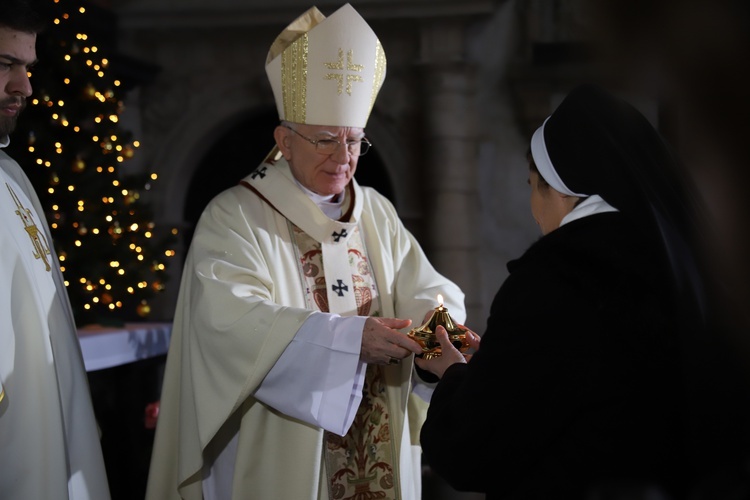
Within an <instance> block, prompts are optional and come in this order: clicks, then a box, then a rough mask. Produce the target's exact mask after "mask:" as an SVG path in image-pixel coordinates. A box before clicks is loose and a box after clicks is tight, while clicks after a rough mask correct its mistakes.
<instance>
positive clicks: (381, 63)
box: [370, 40, 385, 111]
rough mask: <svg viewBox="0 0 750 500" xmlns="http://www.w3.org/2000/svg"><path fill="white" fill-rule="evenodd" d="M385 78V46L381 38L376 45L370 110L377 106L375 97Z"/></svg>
mask: <svg viewBox="0 0 750 500" xmlns="http://www.w3.org/2000/svg"><path fill="white" fill-rule="evenodd" d="M383 80H385V51H383V46H382V45H380V40H378V41H377V44H376V45H375V76H374V77H373V79H372V96H371V97H370V111H372V108H373V106H375V98H377V97H378V92H380V87H382V86H383Z"/></svg>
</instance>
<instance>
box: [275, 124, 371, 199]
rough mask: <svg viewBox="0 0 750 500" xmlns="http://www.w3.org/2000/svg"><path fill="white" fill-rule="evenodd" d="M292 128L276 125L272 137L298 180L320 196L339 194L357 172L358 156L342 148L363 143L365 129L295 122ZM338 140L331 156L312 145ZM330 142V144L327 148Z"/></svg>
mask: <svg viewBox="0 0 750 500" xmlns="http://www.w3.org/2000/svg"><path fill="white" fill-rule="evenodd" d="M290 127H291V128H289V127H286V126H283V125H279V126H278V127H276V131H275V132H274V137H275V138H276V144H277V146H278V147H279V150H280V151H281V153H282V154H283V155H284V158H286V160H287V162H289V168H290V169H291V171H292V175H294V178H295V179H297V181H298V182H299V183H300V184H302V185H303V186H305V187H306V188H307V189H309V190H310V191H312V192H314V193H317V194H319V195H321V196H329V195H334V194H340V193H342V192H343V191H344V188H345V187H346V185H347V184H349V182H351V180H352V177H354V172H356V170H357V162H358V161H359V154H352V153H351V152H349V149H348V148H347V147H346V146H345V144H347V143H353V142H357V141H360V140H362V138H364V136H365V133H364V130H363V129H361V128H357V127H328V126H322V125H303V124H300V123H294V124H291V125H290ZM326 141H338V143H339V144H338V146H337V147H336V148H335V150H334V151H333V152H332V153H322V152H320V149H321V148H319V147H318V146H317V145H316V144H313V142H321V143H323V144H326ZM330 144H331V143H330V142H329V145H330Z"/></svg>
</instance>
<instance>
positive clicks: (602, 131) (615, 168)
mask: <svg viewBox="0 0 750 500" xmlns="http://www.w3.org/2000/svg"><path fill="white" fill-rule="evenodd" d="M528 159H529V178H528V183H529V186H530V188H531V194H530V205H531V213H532V215H533V217H534V219H535V221H536V222H537V224H538V226H539V228H540V230H541V233H542V236H541V237H540V238H539V239H538V240H537V241H536V242H534V243H533V244H532V245H531V246H530V248H528V249H527V250H526V252H525V253H524V254H523V255H522V256H521V257H520V258H518V259H516V260H513V261H511V262H509V263H508V266H507V267H508V271H509V276H508V277H507V279H506V280H505V281H504V282H503V283H502V285H501V286H500V288H499V291H498V292H497V294H496V296H495V298H494V300H493V302H492V305H491V309H490V314H489V317H488V319H487V323H486V330H485V332H484V334H483V335H481V340H480V341H479V342H474V345H472V347H473V349H471V350H470V351H469V352H473V354H466V355H464V354H462V353H460V352H459V351H457V350H456V349H455V348H453V347H452V346H451V344H450V342H448V339H447V335H445V331H444V329H442V328H440V327H438V339H439V340H440V342H441V347H442V351H443V355H442V356H440V357H436V358H432V359H429V360H426V359H417V360H416V363H417V366H418V367H419V368H421V369H425V370H428V371H430V372H432V373H433V374H435V375H436V376H438V377H439V378H440V380H439V382H438V384H437V387H436V389H435V392H434V394H433V396H432V399H431V402H430V407H429V410H428V415H427V420H426V422H425V423H424V425H423V427H422V429H421V435H420V438H421V444H422V448H423V453H424V458H425V460H426V462H427V464H428V465H429V467H430V468H431V469H432V471H433V472H435V473H436V474H437V475H439V476H440V477H442V478H443V479H445V480H446V481H447V482H448V484H449V485H450V486H452V487H453V488H454V489H456V490H459V491H475V492H483V493H485V494H486V498H487V500H496V499H514V500H518V499H540V500H541V499H545V500H547V499H555V500H560V499H576V500H595V499H605V498H618V499H619V498H623V499H628V500H641V499H646V498H649V499H658V500H666V499H670V500H677V499H682V498H686V497H685V495H686V494H687V492H688V491H689V490H692V489H694V487H695V485H694V483H695V482H696V481H697V478H698V477H699V475H698V473H700V474H703V473H706V472H707V469H706V468H703V467H701V466H699V465H697V463H696V461H695V460H694V459H693V455H694V453H695V445H694V443H693V442H692V441H691V440H690V439H692V438H688V434H689V433H690V432H698V431H690V429H691V428H692V426H693V423H691V419H692V418H693V417H691V416H690V417H689V415H690V411H689V408H690V407H691V405H693V404H694V402H693V401H692V399H691V397H692V396H690V394H689V393H690V390H689V389H688V388H687V387H688V385H689V381H688V378H690V377H689V375H688V371H689V369H688V368H687V367H686V366H687V365H688V364H689V363H688V362H687V361H686V358H687V355H686V351H687V350H688V348H687V347H686V346H690V345H694V344H693V341H692V339H695V338H701V337H702V336H705V335H707V332H708V331H709V330H710V328H711V326H710V322H711V309H710V304H709V301H708V299H707V293H706V284H705V275H706V273H705V271H704V270H702V264H701V263H702V259H701V251H700V249H699V245H698V244H697V242H696V240H697V239H699V237H700V235H698V234H697V233H698V232H699V231H698V230H697V228H699V227H701V225H702V223H698V217H699V215H700V214H701V213H702V212H701V209H700V203H699V200H698V199H697V196H696V195H695V190H694V189H693V188H692V186H691V184H690V183H689V182H688V179H687V178H686V177H685V176H684V175H682V174H681V172H682V171H681V170H680V168H679V166H678V164H677V162H676V161H675V159H674V155H673V154H672V153H671V151H670V149H669V147H668V146H667V145H666V143H665V141H664V140H662V137H661V136H660V134H659V133H658V131H657V130H656V129H655V128H654V127H653V126H652V125H651V123H650V122H649V121H648V120H647V119H646V118H645V116H644V115H642V114H641V113H640V112H638V111H637V110H636V109H635V108H634V107H633V106H632V105H630V104H629V103H627V102H626V101H625V100H623V99H620V98H618V97H615V96H614V95H613V94H611V93H609V92H608V91H605V90H604V89H603V88H601V87H598V86H594V85H589V84H586V85H582V86H579V87H576V88H575V89H573V90H572V91H571V92H570V93H569V94H568V95H567V96H566V98H565V99H564V100H563V101H562V102H561V104H560V105H559V106H558V107H557V109H555V111H554V112H553V113H552V114H551V115H550V116H549V117H548V118H547V119H546V120H545V121H544V123H543V124H542V125H541V126H540V127H539V128H538V129H537V130H536V132H535V133H534V134H533V137H532V139H531V145H530V151H529V155H528ZM711 432H715V430H713V431H711ZM715 433H716V435H718V434H719V433H718V432H715ZM710 456H711V459H710V460H714V462H713V465H715V466H717V468H718V467H719V464H720V463H721V461H722V460H724V459H727V460H729V456H728V455H727V456H723V455H716V454H712V455H710ZM703 458H704V459H706V461H709V459H707V457H703ZM732 459H733V460H734V459H736V457H732ZM701 477H702V476H701ZM717 498H718V497H717Z"/></svg>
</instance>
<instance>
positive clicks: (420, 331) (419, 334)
mask: <svg viewBox="0 0 750 500" xmlns="http://www.w3.org/2000/svg"><path fill="white" fill-rule="evenodd" d="M438 303H439V305H438V307H436V308H435V310H434V311H432V315H431V316H430V317H429V319H428V320H427V321H425V322H424V324H422V325H421V326H419V327H417V328H412V330H411V331H410V332H409V336H410V337H411V338H413V339H414V340H416V341H417V343H418V344H419V345H420V346H422V354H421V357H423V358H424V359H432V358H437V357H438V356H441V355H442V354H443V352H442V349H441V347H440V342H438V340H437V337H436V336H435V330H436V329H437V327H438V325H442V326H443V328H445V330H446V331H447V332H448V339H450V341H451V343H452V344H453V346H454V347H455V348H456V349H458V350H459V351H461V352H466V350H467V349H468V348H469V342H468V340H467V339H466V331H467V330H466V329H465V328H461V327H459V326H458V325H456V322H455V321H453V318H451V315H450V314H448V308H447V307H445V306H443V297H442V295H438Z"/></svg>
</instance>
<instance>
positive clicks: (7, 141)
mask: <svg viewBox="0 0 750 500" xmlns="http://www.w3.org/2000/svg"><path fill="white" fill-rule="evenodd" d="M8 144H10V136H9V135H6V136H5V137H2V138H0V148H4V147H5V146H7V145H8Z"/></svg>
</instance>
